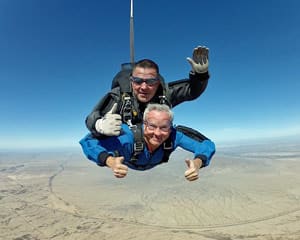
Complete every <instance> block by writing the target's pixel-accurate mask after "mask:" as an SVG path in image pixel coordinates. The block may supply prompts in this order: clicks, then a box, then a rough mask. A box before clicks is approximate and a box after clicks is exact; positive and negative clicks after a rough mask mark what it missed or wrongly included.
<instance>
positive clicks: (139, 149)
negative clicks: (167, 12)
mask: <svg viewBox="0 0 300 240" xmlns="http://www.w3.org/2000/svg"><path fill="white" fill-rule="evenodd" d="M133 148H134V151H135V152H142V151H143V149H144V143H142V142H136V143H134V145H133Z"/></svg>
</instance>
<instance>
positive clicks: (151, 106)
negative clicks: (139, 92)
mask: <svg viewBox="0 0 300 240" xmlns="http://www.w3.org/2000/svg"><path fill="white" fill-rule="evenodd" d="M154 110H155V111H158V112H165V113H167V114H168V115H169V117H170V123H171V124H172V123H173V119H174V113H173V112H172V110H171V109H170V107H169V106H168V105H166V104H159V103H149V104H148V105H147V107H146V109H145V111H144V116H143V120H144V121H146V119H147V116H148V113H149V112H151V111H154Z"/></svg>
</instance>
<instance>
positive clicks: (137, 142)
mask: <svg viewBox="0 0 300 240" xmlns="http://www.w3.org/2000/svg"><path fill="white" fill-rule="evenodd" d="M130 124H131V123H130ZM129 128H130V130H131V131H132V133H133V136H134V144H133V155H132V157H131V159H130V161H132V162H136V161H137V160H138V157H139V155H140V153H141V152H142V151H143V150H144V145H145V143H144V137H143V131H142V124H141V123H138V124H136V125H132V124H131V125H129Z"/></svg>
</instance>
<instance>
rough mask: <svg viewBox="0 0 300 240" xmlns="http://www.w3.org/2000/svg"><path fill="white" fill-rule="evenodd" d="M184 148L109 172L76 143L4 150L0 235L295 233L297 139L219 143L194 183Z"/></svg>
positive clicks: (299, 200) (299, 189)
mask: <svg viewBox="0 0 300 240" xmlns="http://www.w3.org/2000/svg"><path fill="white" fill-rule="evenodd" d="M187 157H191V155H190V154H188V153H186V152H184V151H182V150H179V151H177V152H176V154H173V155H172V160H171V161H170V162H169V163H168V164H164V165H161V166H159V167H157V168H155V169H153V170H150V171H146V172H137V171H130V172H129V175H128V176H127V178H125V179H116V178H114V177H113V175H112V173H111V171H110V170H109V169H106V168H100V167H98V166H96V165H95V164H93V163H92V162H90V161H88V160H86V159H85V158H84V156H83V155H82V154H81V153H80V152H75V151H74V152H71V151H69V152H61V153H53V152H52V153H47V152H40V153H29V152H27V153H7V152H6V153H5V152H2V153H0V181H1V184H0V206H1V211H0V222H1V224H0V239H1V240H2V239H3V240H10V239H14V240H27V239H28V240H29V239H72V240H74V239H101V240H106V239H109V240H114V239H118V240H125V239H142V240H150V239H151V240H154V239H155V240H171V239H172V240H177V239H178V240H179V239H180V240H183V239H192V240H193V239H200V240H201V239H203V240H206V239H213V240H231V239H244V240H245V239H267V240H277V239H284V240H286V239H293V240H296V239H300V174H299V172H300V145H287V144H286V145H284V146H282V145H275V144H273V145H259V146H243V147H238V148H237V147H231V148H229V147H228V148H223V149H218V152H217V154H216V156H215V158H214V159H213V161H212V164H211V165H210V166H209V167H208V168H206V169H202V170H201V178H200V179H199V180H198V181H196V182H192V183H191V182H187V181H186V180H185V179H184V176H183V173H184V171H185V168H186V167H185V163H184V159H185V158H187Z"/></svg>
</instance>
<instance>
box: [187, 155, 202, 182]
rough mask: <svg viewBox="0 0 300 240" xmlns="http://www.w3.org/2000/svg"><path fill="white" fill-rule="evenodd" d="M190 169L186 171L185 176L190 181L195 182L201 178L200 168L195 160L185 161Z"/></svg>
mask: <svg viewBox="0 0 300 240" xmlns="http://www.w3.org/2000/svg"><path fill="white" fill-rule="evenodd" d="M185 162H186V165H187V167H188V169H187V170H186V171H185V173H184V176H185V178H186V180H188V181H195V180H197V179H198V178H199V167H198V166H196V164H195V162H194V160H190V159H187V160H185Z"/></svg>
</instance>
